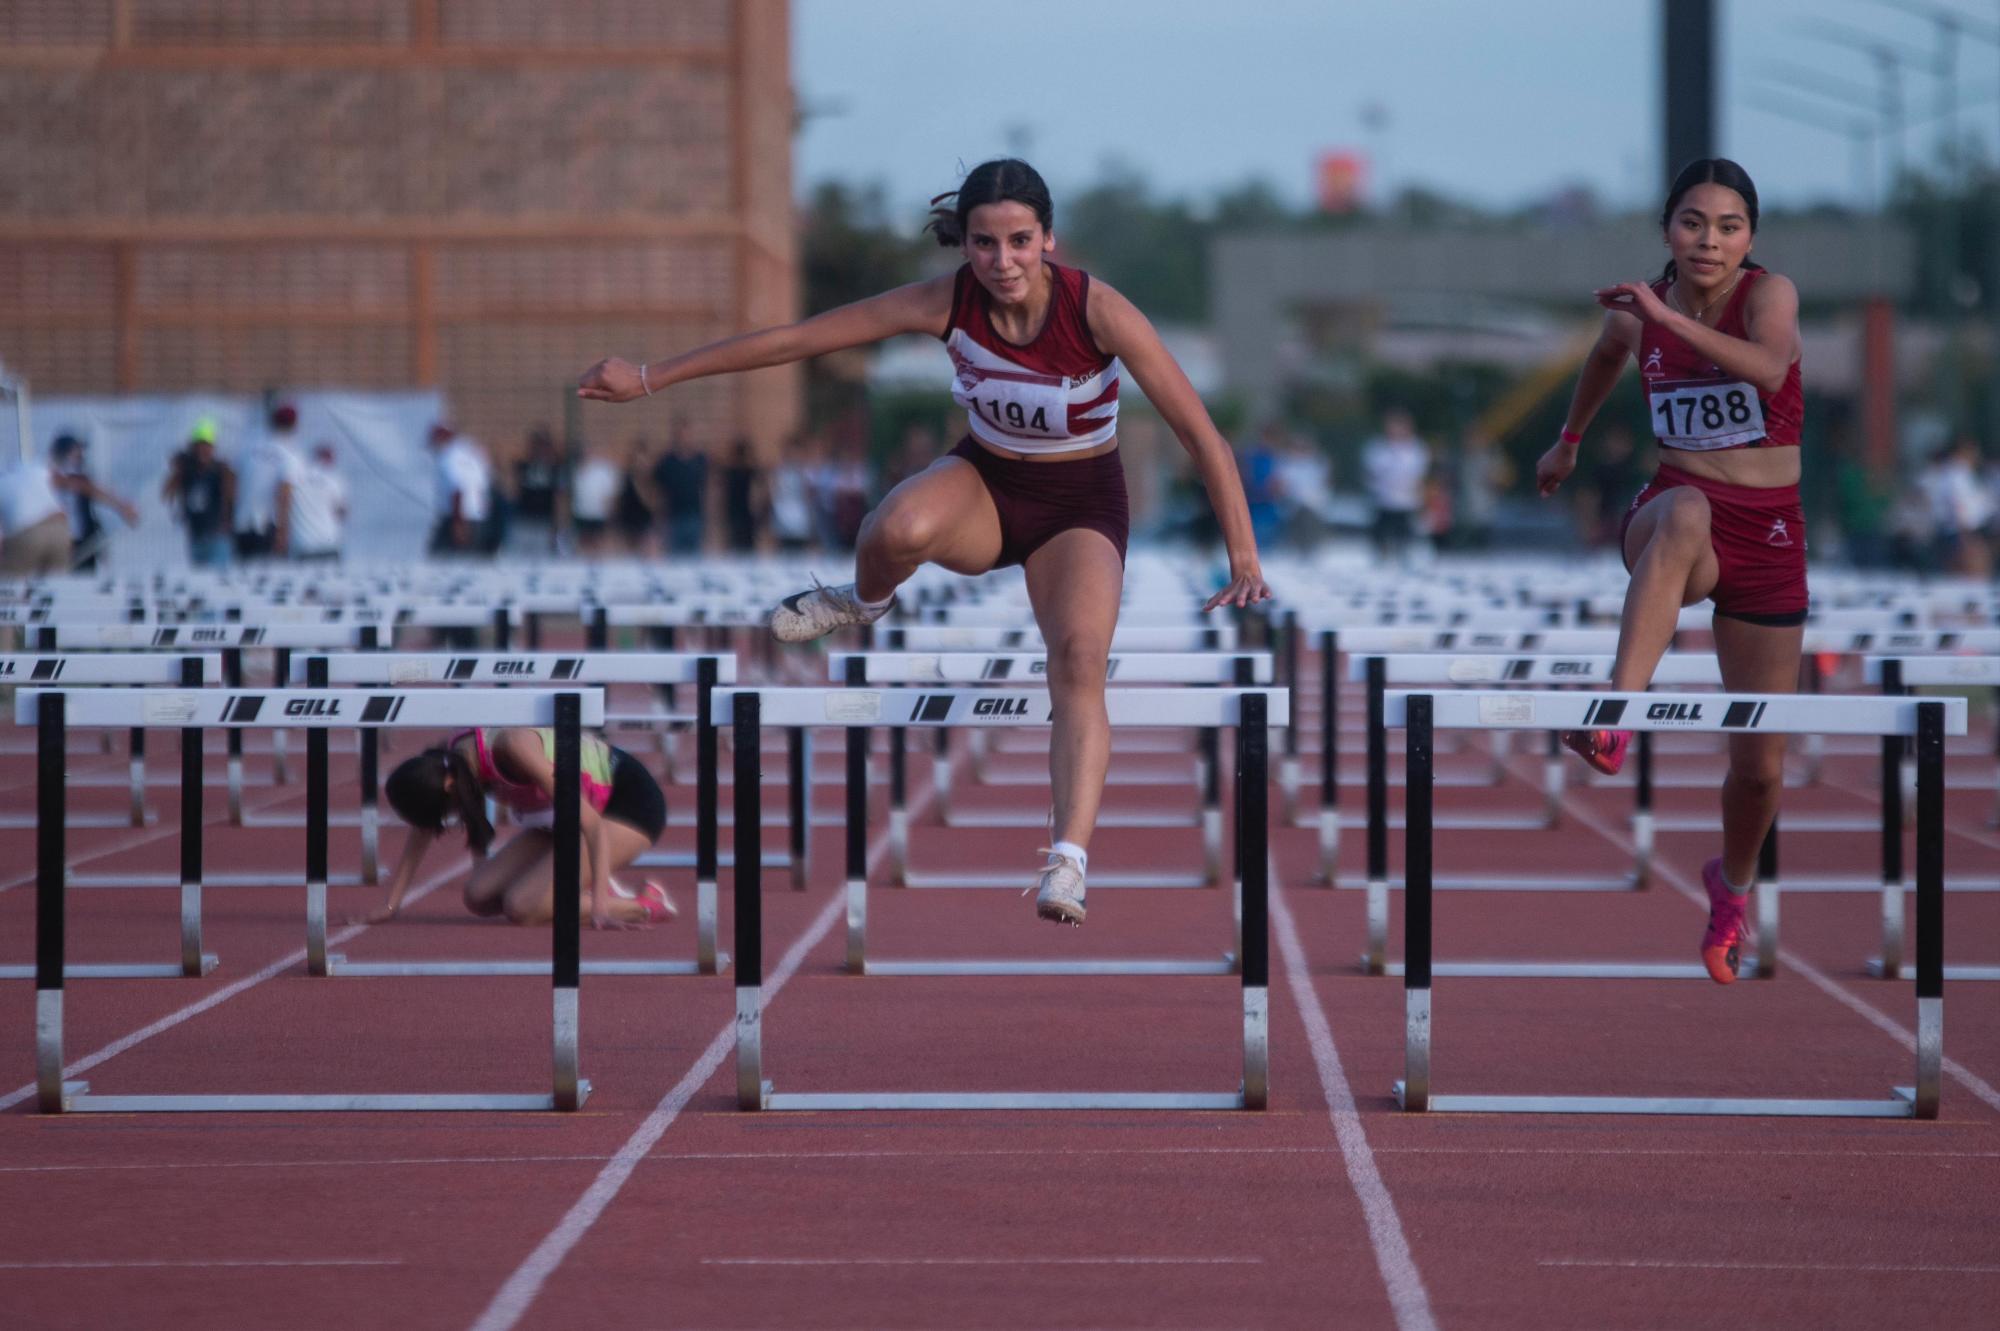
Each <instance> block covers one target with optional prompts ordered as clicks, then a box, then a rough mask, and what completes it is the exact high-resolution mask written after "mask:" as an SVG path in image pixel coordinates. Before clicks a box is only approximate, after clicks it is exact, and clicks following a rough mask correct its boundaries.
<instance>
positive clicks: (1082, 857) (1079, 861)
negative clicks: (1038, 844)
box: [1049, 841, 1090, 873]
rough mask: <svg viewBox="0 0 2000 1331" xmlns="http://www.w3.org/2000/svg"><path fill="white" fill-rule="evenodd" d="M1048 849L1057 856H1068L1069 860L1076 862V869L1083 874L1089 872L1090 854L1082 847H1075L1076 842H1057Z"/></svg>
mask: <svg viewBox="0 0 2000 1331" xmlns="http://www.w3.org/2000/svg"><path fill="white" fill-rule="evenodd" d="M1049 849H1050V850H1052V851H1054V852H1055V853H1056V854H1058V855H1067V856H1069V857H1070V858H1071V859H1073V860H1075V861H1076V867H1077V868H1079V869H1081V870H1082V871H1083V872H1085V873H1089V872H1090V852H1089V851H1087V850H1085V849H1084V848H1083V847H1082V846H1079V845H1077V844H1076V842H1074V841H1058V842H1056V843H1055V844H1054V845H1052V846H1050V847H1049Z"/></svg>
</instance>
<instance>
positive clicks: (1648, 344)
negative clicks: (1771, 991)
mask: <svg viewBox="0 0 2000 1331" xmlns="http://www.w3.org/2000/svg"><path fill="white" fill-rule="evenodd" d="M1660 224H1661V226H1662V227H1663V228H1664V229H1665V232H1666V243H1667V248H1668V250H1669V251H1670V252H1671V253H1672V258H1670V259H1669V260H1668V261H1667V269H1666V272H1665V273H1664V274H1662V275H1661V277H1660V278H1659V280H1658V281H1655V282H1652V283H1645V282H1624V283H1621V284H1619V285H1618V286H1615V287H1606V288H1605V289H1604V290H1602V291H1599V292H1598V293H1597V303H1598V304H1600V305H1602V306H1604V307H1605V309H1606V310H1608V311H1609V313H1607V314H1606V315H1605V316H1604V331H1603V332H1602V333H1600V334H1599V335H1598V338H1597V346H1596V347H1595V348H1594V349H1593V350H1592V351H1591V353H1590V359H1589V360H1588V361H1587V362H1586V363H1585V365H1584V368H1583V375H1582V377H1581V378H1580V379H1578V381H1577V385H1576V397H1575V399H1574V400H1573V401H1572V402H1571V403H1570V408H1569V418H1568V420H1567V421H1566V422H1565V423H1564V426H1563V432H1562V438H1561V440H1560V441H1558V442H1557V443H1556V445H1555V446H1554V447H1553V448H1551V449H1550V450H1549V451H1548V452H1547V453H1545V454H1543V455H1542V459H1541V463H1540V465H1539V466H1537V467H1536V480H1537V481H1538V483H1539V484H1540V487H1541V492H1542V494H1544V495H1550V494H1553V493H1555V490H1556V487H1557V486H1559V485H1561V484H1562V482H1563V480H1564V479H1565V478H1566V477H1568V475H1569V474H1570V472H1571V471H1573V470H1574V469H1575V467H1576V448H1577V444H1578V443H1579V442H1580V441H1581V439H1582V436H1583V432H1584V430H1585V429H1587V428H1588V427H1589V425H1590V422H1591V418H1592V417H1594V416H1596V414H1597V411H1598V408H1600V407H1602V406H1603V405H1604V401H1605V399H1606V398H1608V397H1609V396H1610V395H1611V389H1612V385H1613V384H1615V383H1616V382H1617V380H1618V375H1619V373H1620V372H1621V371H1622V370H1623V369H1624V366H1625V361H1626V358H1627V357H1630V356H1634V355H1636V356H1638V358H1639V373H1640V375H1641V376H1642V377H1643V378H1644V380H1645V385H1646V404H1647V408H1648V410H1649V412H1650V414H1651V416H1652V421H1653V432H1654V434H1655V435H1656V436H1658V438H1659V443H1660V458H1661V461H1660V469H1659V474H1658V475H1656V476H1655V477H1654V478H1653V480H1652V481H1651V482H1650V483H1649V484H1648V485H1647V486H1646V488H1645V489H1643V490H1641V491H1640V492H1639V494H1638V497H1637V498H1635V499H1633V501H1632V507H1631V509H1630V511H1628V512H1627V513H1626V515H1625V527H1624V533H1623V534H1624V553H1625V567H1626V568H1627V569H1629V570H1631V573H1632V581H1631V585H1630V586H1629V587H1628V588H1627V589H1626V592H1625V614H1624V618H1623V620H1622V621H1621V622H1620V624H1619V629H1618V655H1617V657H1616V658H1615V660H1614V661H1613V663H1612V667H1611V688H1612V689H1613V690H1614V691H1618V692H1635V691H1638V690H1641V689H1644V688H1645V687H1646V686H1647V684H1648V683H1649V682H1650V681H1651V680H1652V677H1653V669H1654V667H1656V666H1657V665H1658V664H1659V662H1660V657H1661V655H1662V654H1663V653H1665V651H1666V650H1667V647H1668V645H1669V644H1670V643H1671V642H1672V641H1673V636H1674V628H1675V623H1676V621H1677V619H1678V617H1679V614H1680V609H1681V607H1682V606H1683V605H1693V604H1694V603H1695V602H1697V601H1701V600H1711V601H1713V602H1714V603H1715V619H1714V633H1715V655H1716V661H1717V664H1718V665H1720V666H1721V668H1722V684H1723V687H1724V688H1725V689H1727V690H1729V691H1730V692H1732V693H1790V692H1791V691H1792V690H1793V689H1795V688H1796V687H1797V686H1798V678H1799V649H1800V646H1801V644H1802V642H1803V640H1804V635H1805V630H1804V627H1803V625H1804V624H1805V619H1806V524H1805V516H1804V513H1803V511H1802V509H1801V508H1800V506H1799V425H1800V421H1801V419H1802V417H1803V415H1804V410H1803V403H1804V395H1803V392H1802V390H1801V387H1800V381H1799V293H1798V291H1797V289H1796V288H1794V287H1793V286H1792V284H1791V282H1789V281H1788V280H1786V279H1785V278H1782V277H1780V276H1778V275H1777V274H1776V273H1773V272H1769V271H1767V270H1766V269H1764V268H1763V267H1762V266H1761V265H1759V264H1756V263H1753V262H1751V261H1750V245H1751V241H1752V239H1753V238H1754V236H1755V234H1756V231H1757V187H1756V186H1755V185H1754V184H1752V183H1751V181H1750V177H1749V175H1748V173H1746V172H1745V171H1744V170H1743V168H1742V167H1740V166H1738V165H1737V164H1736V163H1734V162H1732V161H1729V160H1727V159H1726V158H1705V159H1703V160H1701V161H1698V162H1694V163H1692V164H1691V165H1689V166H1688V167H1687V168H1686V169H1685V170H1683V171H1682V172H1681V173H1680V175H1679V176H1678V177H1677V178H1676V179H1675V181H1674V184H1673V188H1672V189H1671V190H1670V191H1669V192H1668V195H1667V207H1666V211H1665V212H1664V213H1663V214H1662V215H1661V218H1660ZM1631 740H1632V734H1631V732H1630V731H1625V730H1580V731H1573V732H1571V733H1569V734H1566V735H1565V736H1564V737H1563V742H1564V743H1565V744H1567V745H1569V747H1570V748H1572V749H1575V750H1576V751H1577V752H1578V753H1579V754H1581V755H1582V756H1583V758H1584V759H1585V761H1587V762H1589V763H1590V765H1591V766H1593V767H1595V768H1597V769H1598V770H1599V771H1602V772H1616V771H1617V770H1618V769H1619V768H1620V767H1622V766H1623V765H1624V762H1625V752H1626V749H1627V748H1628V747H1629V745H1630V744H1631ZM1784 761H1785V739H1784V736H1782V735H1754V734H1753V735H1745V734H1732V735H1731V736H1730V737H1729V775H1728V776H1727V777H1726V778H1725V779H1724V781H1723V783H1722V854H1721V855H1720V856H1719V857H1718V858H1716V859H1712V860H1710V861H1709V862H1708V863H1707V865H1705V866H1704V867H1703V869H1702V874H1701V876H1702V882H1703V885H1704V886H1705V887H1706V888H1707V891H1708V901H1709V918H1708V930H1707V932H1706V933H1705V934H1704V935H1703V937H1702V943H1701V956H1702V961H1703V962H1704V963H1705V964H1706V965H1707V967H1708V973H1709V975H1710V976H1711V977H1713V978H1714V980H1715V981H1716V983H1718V984H1728V983H1730V982H1731V981H1732V980H1734V979H1735V978H1736V973H1737V968H1738V963H1739V961H1740V952H1741V944H1742V942H1743V938H1744V932H1745V923H1744V911H1743V907H1744V897H1745V895H1746V894H1747V893H1748V892H1749V890H1750V888H1751V886H1752V885H1753V884H1754V882H1755V881H1756V873H1757V852H1758V850H1759V848H1760V847H1761V846H1762V845H1763V841H1764V836H1765V834H1766V833H1767V832H1768V831H1769V830H1770V828H1771V821H1772V819H1774V818H1776V817H1777V814H1778V793H1779V790H1780V788H1781V786H1782V785H1783V777H1784Z"/></svg>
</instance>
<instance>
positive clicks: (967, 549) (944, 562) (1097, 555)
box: [577, 158, 1271, 924]
mask: <svg viewBox="0 0 2000 1331" xmlns="http://www.w3.org/2000/svg"><path fill="white" fill-rule="evenodd" d="M945 200H950V202H949V203H945V205H944V206H942V207H937V208H935V209H934V210H933V211H932V214H931V222H930V228H931V229H932V230H933V231H935V232H936V233H937V237H938V240H939V242H940V243H942V244H944V245H947V246H955V247H958V248H959V249H960V250H961V251H962V252H963V254H964V256H965V263H964V264H963V265H962V266H961V267H960V268H959V269H958V271H957V272H955V273H953V274H951V275H950V276H946V277H937V278H933V279H931V280H930V281H926V282H916V283H912V284H911V285H909V286H905V287H898V288H897V289H896V290H894V291H889V292H885V293H884V294H882V295H879V296H873V297H870V298H868V299H866V300H860V301H856V302H854V303H853V304H851V305H843V306H841V307H839V308H838V309H833V310H828V311H827V312H826V313H824V314H819V315H815V316H814V317H812V318H809V319H806V320H803V321H802V322H799V323H796V324H789V325H786V326H785V327H782V328H768V329H764V330H762V331H759V332H754V333H745V334H743V335H742V336H740V337H732V338H728V339H726V340H724V341H721V342H716V343H712V344H710V345H708V346H705V347H697V348H696V349H694V350H693V351H688V352H684V353H682V354H681V355H678V356H674V357H672V358H670V359H668V360H663V361H658V362H653V363H646V364H634V363H632V362H630V361H625V360H619V359H616V358H613V359H609V360H604V361H600V362H598V363H597V364H596V365H593V366H592V367H591V368H590V369H589V370H587V371H586V372H585V373H584V375H583V378H582V381H581V383H580V385H579V387H578V390H577V391H578V393H579V395H580V396H582V397H585V398H590V399H593V400H596V401H601V402H630V401H632V400H633V399H635V398H641V397H646V396H649V395H651V394H654V393H658V392H660V391H661V390H663V389H665V388H668V387H669V386H671V385H673V384H678V383H685V382H686V381H688V380H690V379H700V378H705V377H707V376H709V375H717V374H732V373H736V372H738V371H741V370H754V369H760V368H763V367H765V366H770V365H783V364H787V363H790V362H793V361H800V360H805V359H807V358H808V357H811V356H819V355H824V354H826V353H827V352H830V351H838V350H840V349H842V348H845V347H854V346H862V345H865V344H868V343H873V342H879V341H882V340H883V339H885V338H890V337H895V336H897V335H899V334H903V333H928V334H930V335H931V336H933V337H937V338H940V339H942V340H943V341H944V344H945V348H946V350H947V351H948V352H950V354H951V361H952V367H953V373H954V377H953V379H952V388H951V395H952V399H953V400H954V401H955V402H957V403H958V404H959V405H960V406H962V407H964V408H965V411H966V416H967V418H968V421H969V423H970V426H971V433H970V434H969V435H968V436H967V437H966V438H965V439H963V440H961V441H960V442H959V444H958V446H957V447H955V448H954V449H952V450H951V452H950V454H948V455H947V456H945V457H944V458H941V459H939V460H938V461H937V462H935V463H933V464H931V466H930V467H929V468H927V469H926V470H924V471H923V472H920V473H919V474H917V475H915V476H912V477H911V478H910V479H908V480H906V481H904V482H903V483H902V484H901V485H898V486H897V487H896V488H895V489H894V490H892V491H890V493H889V494H888V496H887V497H886V498H884V499H883V501H882V503H881V506H880V507H878V508H877V509H876V510H875V511H874V512H872V513H870V514H869V515H868V519H867V521H866V522H864V523H863V524H862V527H861V534H860V539H859V542H858V545H857V548H856V551H855V576H854V581H853V582H851V583H848V584H845V585H842V586H836V587H826V586H819V585H815V586H814V587H812V588H811V589H809V590H807V591H803V592H800V593H798V594H797V595H794V596H788V597H786V598H785V599H784V600H783V601H782V602H780V603H779V605H778V607H777V608H776V610H774V611H773V612H772V615H771V631H772V633H773V634H775V635H776V636H777V637H778V638H780V639H782V640H783V641H786V642H806V641H810V640H811V639H814V638H817V637H820V636H821V635H823V634H826V633H830V632H832V631H833V630H835V629H837V628H840V627H842V626H843V625H849V624H867V623H870V622H872V621H874V620H876V619H879V618H880V617H881V616H882V615H883V614H884V613H886V612H887V611H888V609H889V607H890V605H891V604H892V603H893V602H894V601H895V595H896V588H897V587H898V586H900V585H901V584H902V583H903V582H904V581H905V580H906V579H908V578H909V577H910V576H911V575H912V574H913V573H915V572H916V570H917V566H918V565H919V564H925V563H931V564H937V565H940V566H941V567H943V568H946V569H949V570H951V571H952V572H954V573H963V574H977V573H984V572H986V571H988V570H989V569H996V568H1005V567H1007V566H1009V565H1012V564H1020V565H1022V566H1023V569H1024V571H1025V573H1026V575H1027V582H1028V596H1029V600H1030V602H1031V603H1032V605H1033V607H1034V612H1035V621H1036V623H1037V624H1038V625H1039V626H1040V627H1041V631H1042V637H1043V640H1044V643H1045V644H1046V647H1047V651H1048V687H1049V697H1050V705H1051V708H1052V723H1051V724H1052V734H1051V737H1050V741H1049V777H1050V783H1051V786H1052V788H1053V794H1054V808H1053V810H1052V812H1051V815H1050V829H1051V833H1052V845H1051V846H1050V847H1049V849H1048V851H1047V854H1048V862H1047V864H1046V865H1045V866H1044V867H1043V868H1042V870H1041V879H1040V884H1039V891H1038V892H1037V894H1036V898H1035V909H1036V913H1037V914H1039V915H1041V916H1042V917H1043V918H1044V919H1049V920H1055V921H1058V922H1066V923H1070V924H1081V923H1082V922H1083V917H1084V873H1085V869H1086V867H1087V865H1088V863H1089V853H1088V850H1087V849H1086V848H1087V847H1088V845H1089V842H1090V834H1091V829H1092V828H1093V827H1094V826H1095V824H1096V822H1097V809H1098V803H1099V800H1100V798H1101V797H1102V795H1103V791H1104V774H1105V769H1106V767H1107V766H1108V765H1109V762H1110V756H1111V726H1110V721H1109V719H1108V717H1107V716H1106V713H1105V706H1104V683H1105V670H1106V666H1107V661H1108V657H1109V655H1110V651H1111V635H1112V630H1113V629H1114V628H1115V627H1116V626H1117V623H1118V602H1119V595H1120V591H1121V589H1122V586H1123V583H1124V573H1125V543H1126V536H1127V533H1128V530H1129V527H1130V518H1129V512H1128V509H1127V506H1126V499H1125V471H1124V465H1123V463H1122V462H1121V461H1120V458H1119V455H1118V438H1117V426H1118V387H1119V380H1120V378H1121V377H1122V375H1123V373H1124V371H1125V370H1126V369H1128V368H1129V369H1130V370H1131V372H1132V375H1133V377H1134V379H1136V380H1137V381H1138V385H1139V388H1140V389H1141V391H1143V392H1144V393H1145V395H1146V398H1147V400H1148V401H1149V402H1151V403H1152V404H1153V405H1154V406H1155V407H1156V408H1157V409H1158V410H1159V412H1160V415H1161V416H1162V417H1164V418H1165V419H1166V422H1167V424H1168V425H1169V426H1171V427H1172V429H1173V431H1174V434H1175V435H1176V436H1177V437H1178V438H1179V440H1180V442H1181V445H1182V447H1184V448H1186V449H1187V451H1188V452H1189V454H1190V455H1191V456H1192V457H1193V458H1194V462H1195V466H1196V468H1197V470H1198V471H1199V472H1200V475H1201V479H1202V482H1203V484H1204V485H1205V486H1206V487H1207V489H1208V494H1209V500H1210V502H1211V503H1212V504H1213V505H1214V506H1215V512H1216V517H1217V519H1218V520H1219V521H1220V523H1221V526H1222V535H1223V540H1224V542H1225V544H1226V546H1227V549H1228V553H1229V575H1230V577H1229V585H1228V586H1227V587H1225V588H1223V589H1222V590H1221V591H1219V592H1217V593H1216V594H1215V595H1214V596H1212V597H1210V598H1209V599H1208V602H1207V604H1206V605H1205V606H1204V607H1203V609H1205V610H1213V609H1214V608H1215V607H1217V606H1222V605H1229V606H1247V605H1251V604H1254V603H1255V602H1258V601H1262V600H1265V599H1267V598H1268V597H1269V596H1270V594H1271V593H1270V589H1269V588H1268V587H1266V586H1265V584H1264V577H1263V573H1262V571H1261V569H1260V567H1259V564H1258V559H1257V544H1256V540H1255V538H1254V537H1253V536H1252V535H1251V531H1250V514H1249V509H1248V506H1247V505H1246V504H1245V503H1244V499H1243V486H1242V482H1241V481H1240V480H1239V479H1238V478H1237V473H1236V464H1235V459H1234V458H1233V456H1232V455H1231V453H1230V449H1229V445H1228V444H1227V443H1226V442H1225V441H1224V440H1223V438H1222V436H1221V434H1220V433H1218V432H1217V430H1216V428H1215V425H1214V423H1213V422H1212V421H1210V420H1209V418H1208V412H1207V410H1206V409H1204V408H1203V406H1202V403H1201V399H1200V398H1199V397H1197V396H1196V395H1195V391H1194V389H1193V387H1192V386H1191V385H1190V384H1189V383H1188V381H1187V376H1186V375H1184V374H1183V373H1182V372H1181V368H1180V366H1179V365H1178V364H1176V363H1175V361H1174V359H1173V357H1172V356H1171V355H1170V354H1168V352H1167V349H1166V348H1165V347H1164V346H1163V345H1162V344H1161V342H1160V338H1159V335H1158V334H1157V333H1155V332H1154V331H1153V326H1152V325H1151V324H1150V323H1148V322H1147V321H1146V317H1145V316H1144V315H1142V314H1141V313H1140V312H1139V311H1138V310H1137V309H1136V308H1135V307H1134V306H1133V305H1132V302H1130V301H1129V300H1127V299H1125V297H1123V296H1121V295H1119V294H1118V293H1117V292H1116V291H1114V290H1112V289H1111V288H1110V287H1108V286H1106V285H1105V284H1104V283H1102V282H1093V281H1092V280H1091V278H1090V275H1089V274H1087V273H1084V272H1082V271H1080V270H1078V269H1075V268H1069V267H1066V266H1061V265H1058V264H1056V263H1055V262H1053V261H1052V260H1050V259H1049V258H1048V257H1047V256H1048V255H1049V254H1050V253H1051V252H1053V251H1054V249H1055V243H1056V241H1055V231H1054V208H1053V206H1052V204H1051V203H1050V200H1049V190H1048V186H1047V185H1045V184H1043V183H1042V178H1041V176H1039V175H1038V174H1036V172H1035V170H1034V168H1033V167H1031V166H1029V165H1028V164H1027V163H1025V162H1021V161H1017V160H1014V159H1011V158H1008V159H1001V160H998V161H991V162H986V163H984V164H982V165H980V166H978V167H975V168H974V169H973V170H972V172H971V173H970V174H968V175H967V176H966V178H965V181H964V183H963V184H961V185H960V186H959V188H958V189H957V191H956V192H955V194H952V195H944V196H941V197H940V199H938V200H933V203H941V202H944V201H945Z"/></svg>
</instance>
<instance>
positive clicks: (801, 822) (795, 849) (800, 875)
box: [785, 726, 812, 892]
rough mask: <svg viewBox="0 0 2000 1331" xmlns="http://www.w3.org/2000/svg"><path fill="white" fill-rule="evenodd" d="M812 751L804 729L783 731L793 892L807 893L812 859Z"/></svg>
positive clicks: (786, 805) (787, 825)
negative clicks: (807, 878)
mask: <svg viewBox="0 0 2000 1331" xmlns="http://www.w3.org/2000/svg"><path fill="white" fill-rule="evenodd" d="M811 755H812V749H811V747H810V745H809V744H808V743H807V733H806V728H805V727H804V726H786V727H785V782H786V784H785V809H786V814H787V823H786V833H787V836H788V841H787V845H788V846H789V847H790V848H791V852H792V890H793V891H795V892H803V891H805V890H806V869H807V867H808V866H807V861H808V860H809V859H810V858H811V849H810V841H811V829H812V771H811V766H810V764H811V762H812V757H811Z"/></svg>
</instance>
